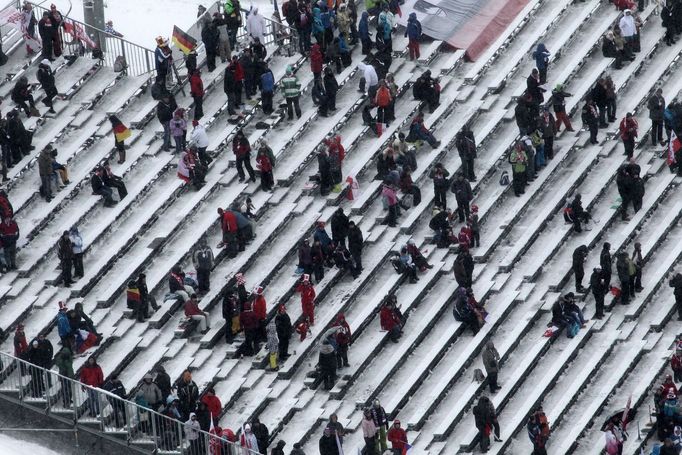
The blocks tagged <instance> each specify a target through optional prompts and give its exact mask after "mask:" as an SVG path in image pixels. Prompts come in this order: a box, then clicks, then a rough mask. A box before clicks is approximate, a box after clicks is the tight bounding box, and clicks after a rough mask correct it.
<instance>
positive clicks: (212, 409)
mask: <svg viewBox="0 0 682 455" xmlns="http://www.w3.org/2000/svg"><path fill="white" fill-rule="evenodd" d="M201 402H202V403H204V404H205V405H206V409H208V413H209V414H210V416H211V418H212V419H213V423H214V424H217V423H218V420H220V413H221V412H222V410H223V405H222V403H221V402H220V398H218V397H217V396H216V394H215V389H213V387H209V388H208V389H207V390H206V394H205V395H204V396H203V397H201Z"/></svg>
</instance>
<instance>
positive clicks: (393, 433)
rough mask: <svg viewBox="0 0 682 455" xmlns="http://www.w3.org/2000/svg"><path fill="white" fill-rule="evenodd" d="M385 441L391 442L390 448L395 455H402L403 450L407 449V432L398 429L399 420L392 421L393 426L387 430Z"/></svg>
mask: <svg viewBox="0 0 682 455" xmlns="http://www.w3.org/2000/svg"><path fill="white" fill-rule="evenodd" d="M386 439H388V440H389V441H390V442H391V448H392V449H393V453H394V454H396V455H402V454H403V450H404V449H407V432H406V431H405V430H403V429H402V428H400V420H398V419H396V420H394V421H393V426H392V427H391V429H390V430H388V434H387V435H386Z"/></svg>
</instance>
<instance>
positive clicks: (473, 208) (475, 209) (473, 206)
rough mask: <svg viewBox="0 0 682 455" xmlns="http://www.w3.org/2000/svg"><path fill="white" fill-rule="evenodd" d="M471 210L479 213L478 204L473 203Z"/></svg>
mask: <svg viewBox="0 0 682 455" xmlns="http://www.w3.org/2000/svg"><path fill="white" fill-rule="evenodd" d="M471 211H472V212H474V213H478V206H477V205H475V204H474V205H472V206H471Z"/></svg>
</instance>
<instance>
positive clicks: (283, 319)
mask: <svg viewBox="0 0 682 455" xmlns="http://www.w3.org/2000/svg"><path fill="white" fill-rule="evenodd" d="M275 327H276V328H277V338H278V339H279V344H278V348H279V351H278V353H277V355H278V358H279V359H280V361H282V362H284V361H285V360H286V359H287V358H289V340H290V339H291V335H292V334H293V328H292V326H291V318H290V317H289V314H288V313H287V309H286V307H285V306H284V305H280V306H279V308H278V309H277V316H275Z"/></svg>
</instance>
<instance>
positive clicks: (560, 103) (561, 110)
mask: <svg viewBox="0 0 682 455" xmlns="http://www.w3.org/2000/svg"><path fill="white" fill-rule="evenodd" d="M571 96H573V95H572V94H571V93H568V92H567V91H565V90H564V86H563V85H562V84H557V86H556V87H555V88H554V90H552V108H553V109H554V114H555V115H556V132H557V134H558V133H559V131H561V124H562V123H563V124H564V126H565V127H566V131H574V130H573V126H572V125H571V120H570V119H569V118H568V115H566V98H569V97H571Z"/></svg>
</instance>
